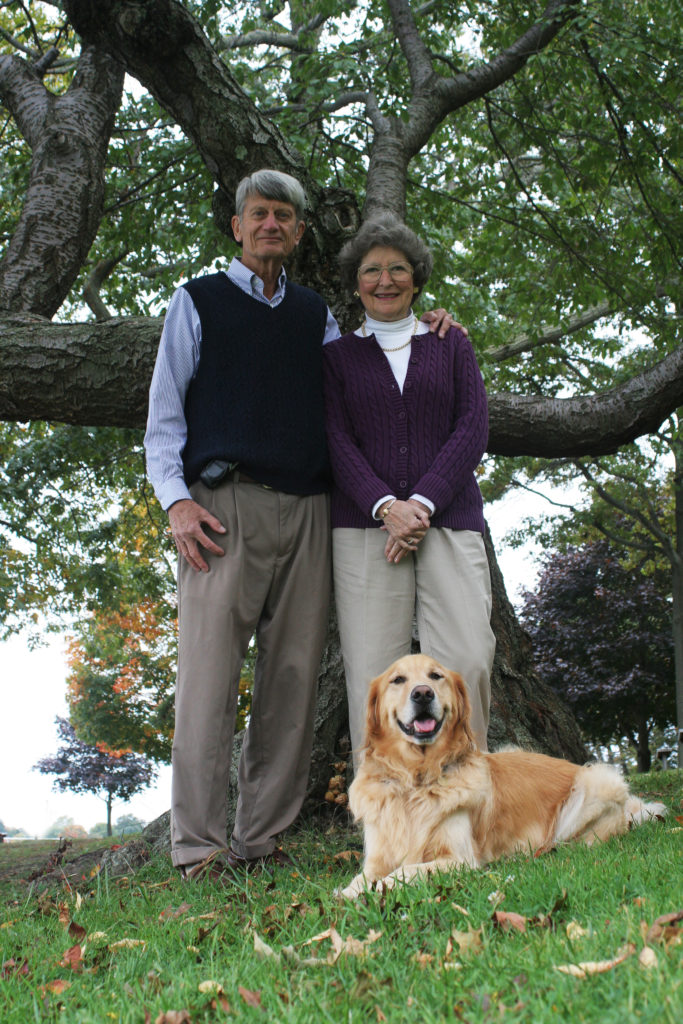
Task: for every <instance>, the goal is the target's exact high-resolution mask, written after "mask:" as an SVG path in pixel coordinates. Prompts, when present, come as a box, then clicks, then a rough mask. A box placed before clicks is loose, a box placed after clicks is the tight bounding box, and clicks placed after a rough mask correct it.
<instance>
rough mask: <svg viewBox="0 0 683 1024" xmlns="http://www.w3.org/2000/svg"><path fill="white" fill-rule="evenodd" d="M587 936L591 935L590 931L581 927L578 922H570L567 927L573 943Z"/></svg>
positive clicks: (568, 936) (568, 935)
mask: <svg viewBox="0 0 683 1024" xmlns="http://www.w3.org/2000/svg"><path fill="white" fill-rule="evenodd" d="M586 935H590V932H589V930H588V929H587V928H584V927H583V926H582V925H580V924H579V922H578V921H570V922H569V924H568V925H567V938H568V939H569V940H570V941H571V942H576V940H577V939H583V938H584V937H585V936H586Z"/></svg>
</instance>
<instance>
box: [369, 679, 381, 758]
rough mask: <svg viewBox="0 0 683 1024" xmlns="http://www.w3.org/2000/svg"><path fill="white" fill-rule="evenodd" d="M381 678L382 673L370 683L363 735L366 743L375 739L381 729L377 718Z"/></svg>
mask: <svg viewBox="0 0 683 1024" xmlns="http://www.w3.org/2000/svg"><path fill="white" fill-rule="evenodd" d="M383 678H384V675H381V676H377V677H376V678H375V679H373V680H372V682H371V683H370V690H369V692H368V706H367V711H366V715H365V735H366V737H367V740H368V743H369V742H370V741H371V740H373V739H377V738H378V737H379V735H380V731H381V729H380V720H379V694H380V687H381V685H382V680H383Z"/></svg>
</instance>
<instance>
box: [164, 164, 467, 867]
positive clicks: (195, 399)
mask: <svg viewBox="0 0 683 1024" xmlns="http://www.w3.org/2000/svg"><path fill="white" fill-rule="evenodd" d="M304 203H305V195H304V192H303V189H302V188H301V185H300V184H299V183H298V182H297V181H296V180H295V179H294V178H292V177H290V176H289V175H287V174H282V173H280V172H277V171H270V170H262V171H258V172H256V173H255V174H252V175H251V176H249V177H247V178H244V179H243V180H242V181H241V182H240V184H239V186H238V189H237V195H236V210H237V212H236V215H235V216H234V217H233V220H232V228H233V233H234V235H235V238H236V240H237V241H238V243H240V244H241V246H242V254H241V257H240V258H234V259H233V260H232V262H231V263H230V266H229V267H228V270H227V272H226V273H224V272H220V273H217V274H209V275H207V276H205V277H200V278H196V279H195V280H192V281H189V282H188V283H187V284H185V285H183V286H182V287H181V288H179V289H178V290H177V291H176V292H175V293H174V295H173V297H172V299H171V302H170V304H169V308H168V312H167V314H166V320H165V323H164V329H163V333H162V337H161V344H160V347H159V354H158V357H157V363H156V367H155V370H154V376H153V379H152V386H151V391H150V404H149V419H148V424H147V433H146V435H145V448H146V453H147V464H148V472H149V476H150V479H151V481H152V483H153V485H154V489H155V492H156V495H157V497H158V499H159V501H160V503H161V505H162V507H163V508H164V509H166V510H167V511H168V516H169V521H170V526H171V531H172V533H173V537H174V539H175V542H176V546H177V548H178V552H179V556H180V557H179V560H178V614H179V648H178V675H177V685H176V708H175V712H176V724H175V735H174V740H173V781H172V825H171V837H172V848H173V851H172V852H173V863H174V864H175V865H176V866H177V867H178V868H179V869H180V870H181V872H182V874H183V876H184V877H186V878H199V877H202V876H206V875H210V876H211V877H219V876H220V875H221V874H222V873H223V872H224V871H225V869H226V867H227V868H229V869H232V870H235V869H238V868H249V867H250V866H252V865H261V864H265V863H286V862H287V861H288V858H287V857H286V854H284V853H283V851H281V850H279V849H277V848H276V846H275V837H276V835H277V834H278V833H279V832H281V831H282V830H284V829H285V828H287V826H288V825H290V824H291V823H292V821H293V820H294V818H295V817H296V815H297V814H298V812H299V810H300V808H301V804H302V801H303V798H304V795H305V789H306V783H307V779H308V772H309V762H310V752H311V745H312V738H313V712H314V704H315V695H316V681H317V674H318V666H319V663H320V657H321V654H322V648H323V644H324V641H325V635H326V627H327V614H328V595H329V590H330V530H329V508H328V494H327V491H328V486H329V467H328V461H327V447H326V441H325V432H324V418H323V388H322V346H323V344H324V343H325V342H327V341H329V340H331V339H333V338H336V337H338V336H339V333H340V332H339V329H338V327H337V324H336V322H335V320H334V317H333V316H332V314H331V313H330V311H329V309H328V308H327V307H326V305H325V303H324V302H323V300H322V299H321V298H320V296H319V295H317V294H316V293H315V292H313V291H311V290H310V289H309V288H304V287H301V286H299V285H296V284H293V283H292V282H291V281H289V280H288V279H287V276H286V274H285V271H284V269H283V263H284V261H285V260H286V259H287V257H288V256H289V255H290V254H291V253H292V251H293V250H294V248H295V247H296V246H297V245H298V244H299V241H300V240H301V236H302V234H303V231H304V221H303V213H304ZM447 319H450V318H447ZM437 323H438V318H437ZM442 331H443V326H442ZM254 635H255V636H256V641H257V648H258V655H257V662H256V670H255V674H254V689H253V695H252V705H251V712H250V717H249V726H248V729H247V732H246V736H245V740H244V747H243V750H242V757H241V761H240V767H239V801H238V805H237V813H236V818H235V825H234V830H233V833H232V839H231V842H230V845H229V846H228V847H227V848H226V816H227V808H226V803H227V791H228V775H229V768H230V760H231V752H232V738H233V732H234V725H235V715H236V705H237V697H238V688H239V676H240V669H241V665H242V662H243V660H244V656H245V654H246V651H247V648H248V645H249V641H250V639H251V637H252V636H254Z"/></svg>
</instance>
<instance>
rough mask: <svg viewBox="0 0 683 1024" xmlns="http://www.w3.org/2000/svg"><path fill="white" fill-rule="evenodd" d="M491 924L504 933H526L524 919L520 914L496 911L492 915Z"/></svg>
mask: <svg viewBox="0 0 683 1024" xmlns="http://www.w3.org/2000/svg"><path fill="white" fill-rule="evenodd" d="M493 922H494V924H496V925H498V927H499V928H500V929H501V931H504V932H509V931H515V932H522V933H524V932H525V931H526V918H525V917H522V915H521V914H515V913H512V912H508V911H505V910H496V911H495V912H494V914H493Z"/></svg>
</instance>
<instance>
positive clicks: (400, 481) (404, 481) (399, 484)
mask: <svg viewBox="0 0 683 1024" xmlns="http://www.w3.org/2000/svg"><path fill="white" fill-rule="evenodd" d="M398 486H399V487H407V486H408V481H407V480H399V482H398Z"/></svg>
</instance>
